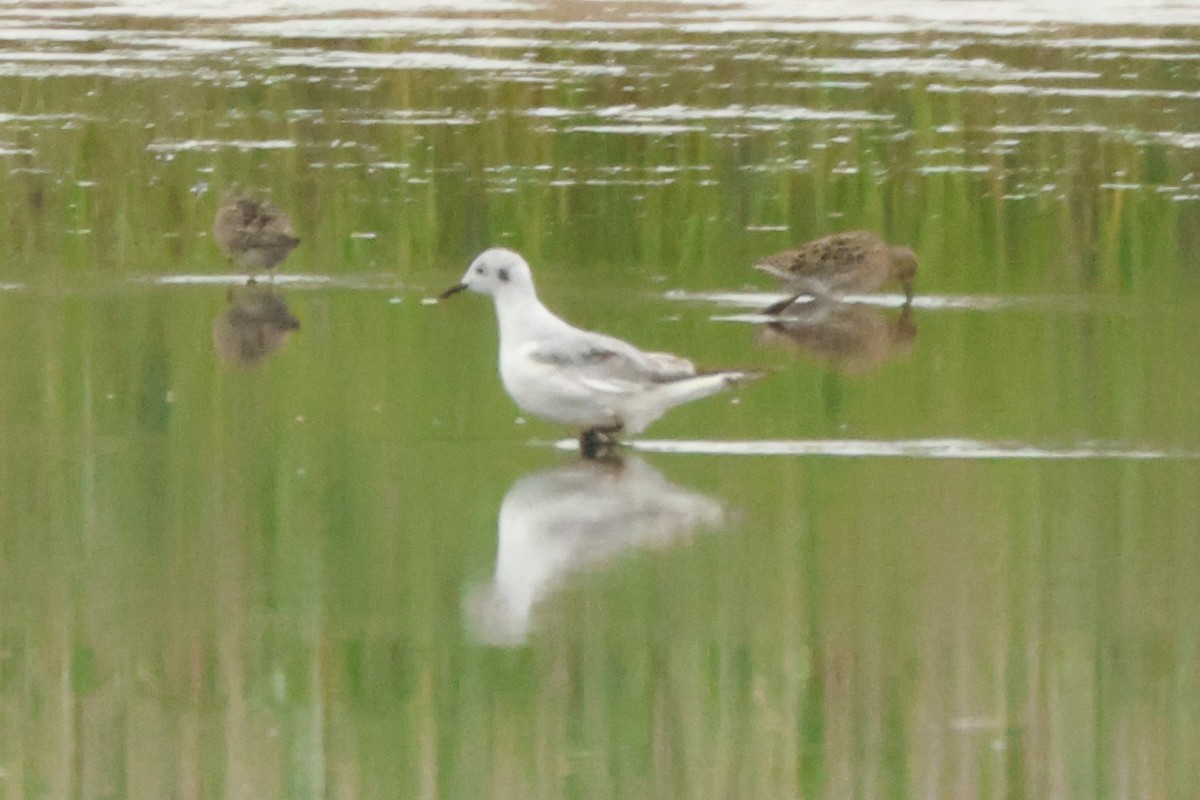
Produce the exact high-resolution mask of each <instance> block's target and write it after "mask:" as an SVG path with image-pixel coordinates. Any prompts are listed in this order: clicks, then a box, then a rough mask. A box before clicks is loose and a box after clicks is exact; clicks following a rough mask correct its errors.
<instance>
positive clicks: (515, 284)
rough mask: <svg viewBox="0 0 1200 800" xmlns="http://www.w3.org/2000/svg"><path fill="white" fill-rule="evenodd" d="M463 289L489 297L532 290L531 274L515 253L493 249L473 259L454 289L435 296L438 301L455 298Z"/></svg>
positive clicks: (523, 261) (502, 248)
mask: <svg viewBox="0 0 1200 800" xmlns="http://www.w3.org/2000/svg"><path fill="white" fill-rule="evenodd" d="M464 289H470V290H471V291H472V292H479V293H480V294H490V295H492V296H493V297H495V296H496V295H499V294H500V293H502V292H509V291H514V290H516V291H521V292H532V291H533V273H532V272H530V271H529V264H527V263H525V259H523V258H521V256H520V255H519V254H518V253H515V252H513V251H512V250H509V249H507V248H504V247H493V248H491V249H490V250H484V251H483V252H482V253H480V254H479V255H477V256H475V260H474V261H472V262H471V266H469V267H467V271H466V272H465V273H464V274H463V277H462V281H461V282H460V283H459V284H458V285H457V286H451V287H450V288H449V289H447V290H446V291H444V292H442V293H441V294H440V295H438V299H439V300H444V299H446V298H447V297H450V296H452V295H456V294H458V293H459V292H461V291H463V290H464Z"/></svg>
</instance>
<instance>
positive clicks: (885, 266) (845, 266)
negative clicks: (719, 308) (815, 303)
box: [755, 231, 917, 314]
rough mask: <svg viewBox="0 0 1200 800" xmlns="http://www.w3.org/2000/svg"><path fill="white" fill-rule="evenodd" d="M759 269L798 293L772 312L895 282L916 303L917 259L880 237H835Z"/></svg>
mask: <svg viewBox="0 0 1200 800" xmlns="http://www.w3.org/2000/svg"><path fill="white" fill-rule="evenodd" d="M755 269H760V270H762V271H763V272H767V273H769V274H771V275H774V276H776V277H777V278H782V279H783V280H784V281H785V284H784V287H785V289H786V290H787V291H790V292H794V293H796V295H795V297H791V298H789V299H787V300H785V301H783V302H780V303H776V304H775V305H773V306H771V307H770V308H768V309H767V313H772V314H773V313H777V312H778V311H781V310H783V309H784V308H787V307H788V306H789V305H791V304H792V303H793V302H794V301H795V299H796V297H799V296H800V295H802V294H811V295H812V296H814V297H829V296H831V295H836V294H842V293H845V292H870V291H874V290H875V289H878V288H879V287H880V286H882V285H883V284H884V283H886V282H887V281H888V280H889V279H891V278H895V279H897V280H899V281H900V284H901V285H902V286H903V287H904V294H905V296H906V297H907V298H908V299H909V300H912V283H913V278H914V277H915V276H916V274H917V256H916V254H915V253H913V251H912V250H910V249H908V248H907V247H893V246H890V245H889V244H888V243H887V242H885V241H884V240H883V237H881V236H880V235H879V234H877V233H872V232H871V231H846V232H845V233H835V234H833V235H831V236H825V237H822V238H820V239H814V240H813V241H811V242H809V243H807V244H804V245H801V246H800V247H798V248H796V249H795V250H785V251H783V252H782V253H776V254H774V255H771V256H767V257H766V258H763V259H761V260H760V261H759V262H758V263H757V264H755Z"/></svg>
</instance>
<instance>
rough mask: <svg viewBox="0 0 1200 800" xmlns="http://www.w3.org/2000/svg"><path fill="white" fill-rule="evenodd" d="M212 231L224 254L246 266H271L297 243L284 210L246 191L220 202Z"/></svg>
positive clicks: (249, 268)
mask: <svg viewBox="0 0 1200 800" xmlns="http://www.w3.org/2000/svg"><path fill="white" fill-rule="evenodd" d="M212 233H213V239H214V240H215V241H216V243H217V246H218V247H220V248H221V250H223V251H224V252H225V255H227V256H229V257H230V258H232V259H233V260H234V261H236V262H237V263H238V265H239V266H241V267H242V268H243V269H248V270H260V269H271V268H272V267H274V266H275V265H276V264H278V263H279V262H280V261H283V260H284V259H285V258H287V257H288V253H291V252H292V250H293V249H294V248H295V247H296V245H298V244H300V240H299V239H298V238H296V235H295V233H294V232H293V231H292V221H291V220H290V219H289V218H288V215H287V214H286V213H284V212H283V211H282V210H280V208H279V207H278V206H276V205H275V204H274V203H272V202H270V201H268V200H258V199H255V198H253V197H251V196H250V195H248V194H240V195H237V196H235V197H233V198H232V199H230V200H228V201H227V202H225V203H224V204H222V206H221V208H220V209H219V210H218V211H217V218H216V219H215V220H214V221H213V229H212Z"/></svg>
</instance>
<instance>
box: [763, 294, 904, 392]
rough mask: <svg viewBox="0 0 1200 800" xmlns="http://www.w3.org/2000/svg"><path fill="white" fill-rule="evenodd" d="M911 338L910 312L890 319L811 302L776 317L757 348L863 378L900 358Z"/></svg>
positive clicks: (841, 305) (880, 314)
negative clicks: (786, 351)
mask: <svg viewBox="0 0 1200 800" xmlns="http://www.w3.org/2000/svg"><path fill="white" fill-rule="evenodd" d="M916 337H917V326H916V323H914V322H913V318H912V307H911V306H909V305H907V304H906V305H905V306H904V308H902V309H901V310H900V315H899V316H898V317H897V318H896V319H894V320H893V319H888V318H887V317H886V316H884V314H883V312H882V311H880V310H879V309H876V308H869V307H867V306H862V305H855V304H851V303H839V302H837V301H829V300H817V301H814V302H811V303H802V304H798V305H795V306H792V307H791V308H789V309H787V310H786V312H785V313H780V314H779V315H778V316H777V317H776V318H775V319H773V320H772V321H771V322H769V323H768V324H767V325H766V327H765V328H764V329H763V332H762V336H761V337H760V338H759V341H760V342H762V343H763V344H776V343H778V344H783V345H786V346H789V347H792V348H794V349H798V350H802V351H804V352H806V353H808V354H809V355H811V356H812V357H814V358H816V359H818V360H821V361H824V362H825V363H827V364H828V365H829V366H830V368H831V369H834V370H837V371H838V372H844V373H847V374H851V375H863V374H866V373H868V372H871V371H872V370H874V369H876V368H878V367H879V366H881V365H882V364H883V363H884V362H885V361H888V360H889V359H892V358H896V357H899V356H906V355H908V354H909V352H910V351H911V349H912V343H913V340H914V339H916Z"/></svg>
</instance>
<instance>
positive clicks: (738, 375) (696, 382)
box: [625, 370, 767, 434]
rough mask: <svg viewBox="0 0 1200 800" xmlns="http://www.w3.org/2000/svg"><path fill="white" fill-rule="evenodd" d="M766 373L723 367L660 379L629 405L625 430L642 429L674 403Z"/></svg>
mask: <svg viewBox="0 0 1200 800" xmlns="http://www.w3.org/2000/svg"><path fill="white" fill-rule="evenodd" d="M766 374H767V373H766V372H754V371H751V370H723V371H720V372H707V373H703V374H700V375H692V376H689V377H687V378H679V379H677V380H673V381H667V382H664V383H661V384H659V385H658V386H655V387H654V388H653V389H651V390H650V391H648V392H645V393H644V394H642V395H641V396H640V397H639V398H638V399H637V401H636V403H635V404H633V407H632V408H629V409H627V411H626V414H625V430H626V431H627V432H629V433H635V434H636V433H641V432H642V431H643V430H645V428H646V426H647V425H649V424H650V423H651V422H654V420H656V419H658V418H659V417H661V416H662V415H663V414H665V413H667V411H669V410H671V409H672V408H674V407H675V406H680V405H683V404H684V403H690V402H691V401H693V400H699V399H701V398H702V397H708V396H709V395H711V394H716V393H717V392H721V391H724V390H725V389H732V388H733V387H735V386H745V385H746V384H748V383H751V382H753V381H756V380H758V379H759V378H762V377H764V376H765V375H766Z"/></svg>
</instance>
